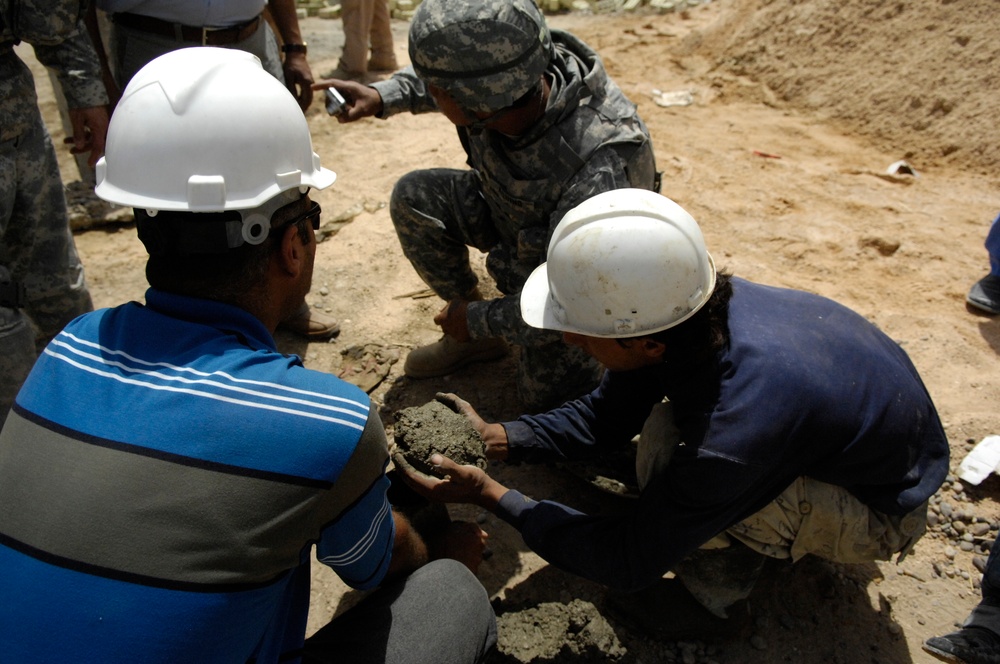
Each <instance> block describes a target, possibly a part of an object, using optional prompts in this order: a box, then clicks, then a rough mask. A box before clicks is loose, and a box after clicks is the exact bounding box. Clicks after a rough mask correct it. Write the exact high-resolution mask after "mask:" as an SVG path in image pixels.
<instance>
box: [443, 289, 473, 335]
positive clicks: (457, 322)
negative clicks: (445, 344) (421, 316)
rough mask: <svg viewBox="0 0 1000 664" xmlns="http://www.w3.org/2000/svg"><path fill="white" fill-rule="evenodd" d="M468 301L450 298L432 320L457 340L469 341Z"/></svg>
mask: <svg viewBox="0 0 1000 664" xmlns="http://www.w3.org/2000/svg"><path fill="white" fill-rule="evenodd" d="M468 312H469V302H468V300H457V299H456V300H452V301H450V302H449V303H448V304H446V305H444V308H443V309H442V310H441V311H439V312H438V315H437V316H435V317H434V322H435V323H437V324H438V325H440V326H441V329H442V330H443V331H444V333H445V334H447V335H449V336H451V337H454V338H455V339H457V340H458V341H469V340H471V339H472V337H471V336H469V318H468Z"/></svg>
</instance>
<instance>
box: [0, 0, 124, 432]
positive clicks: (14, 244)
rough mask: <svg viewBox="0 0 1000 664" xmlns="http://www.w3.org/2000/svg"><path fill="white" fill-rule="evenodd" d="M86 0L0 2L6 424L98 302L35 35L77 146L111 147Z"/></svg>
mask: <svg viewBox="0 0 1000 664" xmlns="http://www.w3.org/2000/svg"><path fill="white" fill-rule="evenodd" d="M82 10H83V6H82V3H81V2H80V1H79V0H75V1H73V0H57V1H49V2H42V1H41V0H0V423H2V422H3V420H5V419H6V417H7V412H8V410H10V407H11V404H12V403H13V402H14V397H15V395H16V394H17V391H18V389H19V388H20V386H21V382H22V381H23V380H24V378H25V376H27V374H28V371H30V370H31V367H32V365H33V364H34V361H35V357H36V352H37V351H36V348H42V347H43V346H44V345H45V344H46V343H48V340H49V339H50V338H52V337H53V336H55V334H56V333H58V332H59V331H60V330H61V329H62V328H63V326H64V325H65V324H66V323H68V322H69V321H70V320H72V319H73V318H75V317H76V316H78V315H80V314H82V313H85V312H87V311H90V310H92V309H93V305H92V303H91V300H90V293H89V292H88V291H87V286H86V283H85V282H84V278H83V266H82V265H81V264H80V259H79V257H78V256H77V253H76V247H75V246H74V244H73V236H72V234H71V233H70V230H69V220H68V215H67V211H66V199H65V196H64V194H63V186H62V178H61V177H60V175H59V165H58V162H57V161H56V153H55V149H54V148H53V146H52V140H51V138H50V137H49V134H48V132H47V131H46V129H45V125H44V124H42V117H41V115H40V113H39V111H38V104H37V100H36V97H35V86H34V80H33V79H32V76H31V71H30V70H29V69H28V67H27V66H26V65H25V64H24V63H23V62H21V60H20V59H19V58H18V57H17V55H16V54H15V53H14V46H15V45H16V44H18V43H19V42H20V41H22V40H23V41H26V42H28V43H29V44H31V45H32V46H33V47H34V50H35V55H36V57H37V58H38V60H39V61H40V62H41V63H42V64H44V65H45V66H46V67H49V68H50V69H52V70H54V71H55V72H56V74H57V76H58V77H59V81H60V83H61V85H62V87H63V90H64V92H65V94H66V98H67V100H68V103H69V107H70V116H71V118H72V120H73V134H74V135H73V143H74V146H73V148H72V151H73V152H74V153H82V152H89V153H90V163H91V166H93V164H95V163H96V162H97V159H98V157H100V156H101V154H102V153H103V152H104V138H105V135H106V133H107V127H108V113H107V108H106V105H107V103H108V97H107V94H106V92H105V89H104V84H103V83H102V82H101V71H100V66H99V64H98V60H97V54H96V53H95V51H94V47H93V44H92V43H91V41H90V37H89V36H88V35H87V31H86V28H85V27H84V24H83V20H82V15H83V11H82Z"/></svg>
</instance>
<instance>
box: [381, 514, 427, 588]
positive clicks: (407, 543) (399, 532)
mask: <svg viewBox="0 0 1000 664" xmlns="http://www.w3.org/2000/svg"><path fill="white" fill-rule="evenodd" d="M392 518H393V521H394V522H395V525H396V539H395V540H394V541H393V544H392V558H391V559H390V561H389V570H388V572H386V576H393V575H395V574H405V573H408V572H412V571H413V570H415V569H417V568H418V567H422V566H424V565H426V564H427V561H428V560H429V556H428V553H427V544H426V542H424V540H423V538H422V537H420V534H419V533H418V532H417V531H416V529H415V528H413V527H412V526H411V525H410V522H409V520H407V518H406V517H405V516H403V515H402V514H399V513H398V512H395V511H393V513H392Z"/></svg>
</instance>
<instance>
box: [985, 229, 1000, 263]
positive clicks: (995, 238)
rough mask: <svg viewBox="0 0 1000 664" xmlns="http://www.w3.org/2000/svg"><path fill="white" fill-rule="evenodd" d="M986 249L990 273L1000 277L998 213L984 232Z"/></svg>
mask: <svg viewBox="0 0 1000 664" xmlns="http://www.w3.org/2000/svg"><path fill="white" fill-rule="evenodd" d="M986 251H988V252H989V254H990V274H992V275H993V276H995V277H1000V214H998V215H997V218H996V219H994V220H993V225H992V226H990V232H989V233H987V234H986Z"/></svg>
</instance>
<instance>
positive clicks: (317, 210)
mask: <svg viewBox="0 0 1000 664" xmlns="http://www.w3.org/2000/svg"><path fill="white" fill-rule="evenodd" d="M322 212H323V208H321V207H320V206H319V203H317V202H316V201H313V204H312V205H310V206H309V209H308V210H306V211H305V212H303V213H302V214H300V215H298V216H297V217H292V218H291V219H289V220H288V222H286V223H284V224H282V225H281V226H278V227H272V228H271V232H272V233H274V232H276V231H281V230H284V229H286V228H288V227H289V226H292V225H294V224H298V223H299V222H302V221H308V222H309V223H310V224H311V225H312V227H313V230H314V231H318V230H319V216H320V214H322Z"/></svg>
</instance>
